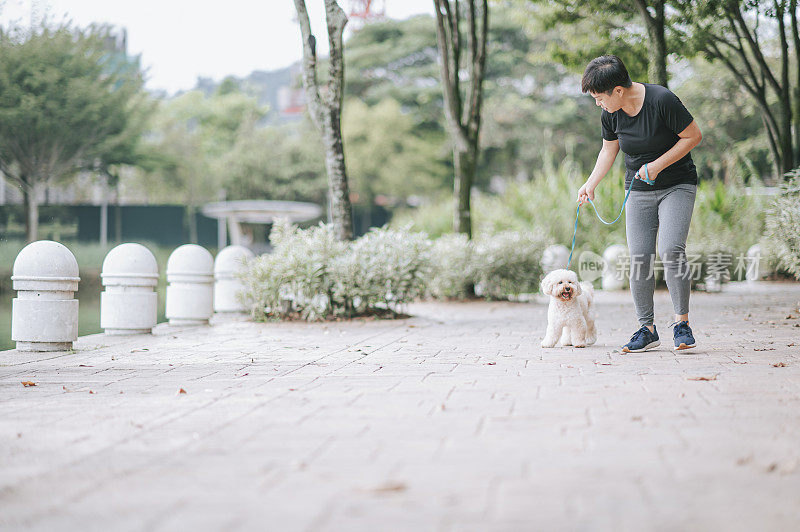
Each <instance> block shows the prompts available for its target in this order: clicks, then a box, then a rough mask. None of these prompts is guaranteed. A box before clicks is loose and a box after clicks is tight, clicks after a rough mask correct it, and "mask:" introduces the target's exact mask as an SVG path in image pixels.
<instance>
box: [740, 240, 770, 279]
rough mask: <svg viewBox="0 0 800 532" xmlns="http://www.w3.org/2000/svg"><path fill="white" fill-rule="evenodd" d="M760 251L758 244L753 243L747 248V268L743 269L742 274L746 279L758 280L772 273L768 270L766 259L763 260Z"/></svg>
mask: <svg viewBox="0 0 800 532" xmlns="http://www.w3.org/2000/svg"><path fill="white" fill-rule="evenodd" d="M761 252H762V250H761V246H760V245H759V244H754V245H752V246H750V248H749V249H748V250H747V270H745V274H744V278H745V279H746V280H747V281H750V282H752V281H758V280H760V279H763V278H764V277H768V276H770V275H772V273H773V272H772V271H770V269H769V266H768V264H767V261H766V260H764V256H763V255H762V253H761Z"/></svg>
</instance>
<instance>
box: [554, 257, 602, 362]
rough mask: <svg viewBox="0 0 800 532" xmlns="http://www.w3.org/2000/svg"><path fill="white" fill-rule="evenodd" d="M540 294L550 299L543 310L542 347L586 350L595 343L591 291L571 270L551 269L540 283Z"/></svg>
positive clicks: (595, 332)
mask: <svg viewBox="0 0 800 532" xmlns="http://www.w3.org/2000/svg"><path fill="white" fill-rule="evenodd" d="M541 289H542V293H543V294H546V295H548V296H550V307H549V308H548V309H547V332H546V333H545V335H544V340H542V347H553V346H554V345H556V342H557V341H558V340H559V338H560V339H561V345H573V346H575V347H586V346H587V345H592V344H593V343H595V341H597V330H596V329H595V326H594V288H593V287H592V285H591V283H587V282H582V283H579V282H578V275H577V274H576V273H575V272H573V271H571V270H553V271H552V272H550V273H548V274H547V275H546V276H545V278H544V279H542V283H541Z"/></svg>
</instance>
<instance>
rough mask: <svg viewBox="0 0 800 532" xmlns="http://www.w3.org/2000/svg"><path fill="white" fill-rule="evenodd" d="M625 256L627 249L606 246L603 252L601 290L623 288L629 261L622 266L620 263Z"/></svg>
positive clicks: (617, 245) (620, 246) (624, 247)
mask: <svg viewBox="0 0 800 532" xmlns="http://www.w3.org/2000/svg"><path fill="white" fill-rule="evenodd" d="M627 255H628V247H627V246H623V245H621V244H614V245H611V246H608V247H607V248H606V250H605V251H604V252H603V284H602V286H603V290H622V289H623V288H625V285H626V282H625V281H626V279H627V274H628V267H629V265H630V260H628V261H626V264H623V265H620V262H621V261H622V260H623V259H624V258H625V257H627Z"/></svg>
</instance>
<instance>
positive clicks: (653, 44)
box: [634, 0, 669, 87]
mask: <svg viewBox="0 0 800 532" xmlns="http://www.w3.org/2000/svg"><path fill="white" fill-rule="evenodd" d="M634 6H635V7H636V9H637V10H638V11H639V14H640V15H641V17H642V20H643V21H644V25H645V28H647V37H648V39H649V40H650V46H648V48H647V55H648V58H647V78H648V79H649V80H650V83H656V84H658V85H661V86H663V87H666V86H667V82H668V81H669V76H668V75H667V39H666V36H665V34H664V26H665V20H664V0H655V1H654V2H653V11H654V12H653V13H651V12H650V10H649V9H648V1H647V0H634Z"/></svg>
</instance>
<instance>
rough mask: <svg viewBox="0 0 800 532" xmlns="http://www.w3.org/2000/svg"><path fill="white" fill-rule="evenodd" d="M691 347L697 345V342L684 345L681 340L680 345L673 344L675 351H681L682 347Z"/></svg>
mask: <svg viewBox="0 0 800 532" xmlns="http://www.w3.org/2000/svg"><path fill="white" fill-rule="evenodd" d="M693 347H697V344H692V345H686V344H684V343H683V342H681V345H677V346H675V351H683V350H684V349H691V348H693Z"/></svg>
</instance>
